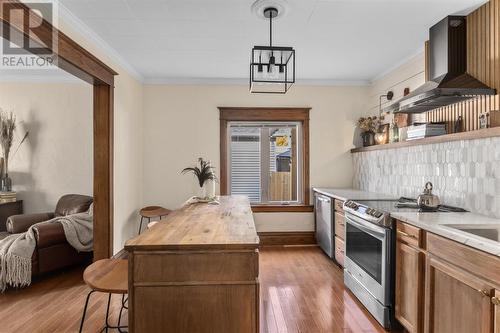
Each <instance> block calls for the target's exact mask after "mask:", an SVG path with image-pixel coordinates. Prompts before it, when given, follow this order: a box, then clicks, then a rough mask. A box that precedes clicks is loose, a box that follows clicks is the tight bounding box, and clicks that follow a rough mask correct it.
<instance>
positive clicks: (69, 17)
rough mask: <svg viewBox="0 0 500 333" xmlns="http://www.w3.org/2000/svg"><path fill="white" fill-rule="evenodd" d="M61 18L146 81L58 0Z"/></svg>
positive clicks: (139, 78) (140, 80) (138, 77)
mask: <svg viewBox="0 0 500 333" xmlns="http://www.w3.org/2000/svg"><path fill="white" fill-rule="evenodd" d="M56 2H57V6H58V11H59V18H60V19H61V18H62V19H63V20H64V21H65V22H66V23H67V24H68V25H69V26H71V27H72V28H74V29H75V31H76V32H77V33H79V34H80V35H81V36H82V37H83V38H85V39H87V40H89V41H90V42H91V43H93V44H94V45H95V46H97V48H99V49H101V50H102V51H104V53H105V54H106V55H107V56H108V57H109V58H110V59H111V61H113V62H114V63H116V64H117V65H118V66H120V67H121V68H123V69H124V70H125V71H127V72H128V73H129V74H130V75H131V76H132V77H133V78H135V79H136V80H137V81H139V82H140V83H143V82H144V77H143V76H142V75H141V74H140V73H139V72H138V71H137V70H136V69H135V68H134V67H133V66H132V65H131V64H130V63H128V62H127V61H126V60H125V59H124V58H123V57H122V56H121V55H120V54H119V53H118V52H117V51H116V50H115V49H114V48H113V47H111V45H109V44H108V43H107V42H106V41H105V40H104V39H102V38H101V37H100V36H99V35H98V34H97V33H96V32H95V31H94V30H92V29H91V28H90V27H89V26H88V25H87V24H85V23H84V22H83V21H82V20H80V19H79V18H78V17H77V16H76V15H75V14H73V13H72V12H71V11H70V10H69V9H68V8H66V7H65V6H64V5H63V4H62V3H61V1H59V0H56Z"/></svg>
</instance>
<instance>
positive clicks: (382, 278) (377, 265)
mask: <svg viewBox="0 0 500 333" xmlns="http://www.w3.org/2000/svg"><path fill="white" fill-rule="evenodd" d="M344 210H345V221H346V229H345V266H344V273H345V274H344V282H345V284H346V286H347V287H348V288H349V289H350V290H351V291H352V292H353V293H354V295H355V296H356V297H357V298H358V299H359V300H360V301H361V303H363V305H364V306H365V307H366V308H367V309H368V311H370V313H371V314H372V315H373V316H374V317H375V318H376V319H377V321H379V322H380V323H381V324H382V325H383V326H384V327H386V328H392V326H393V324H394V313H393V309H394V306H393V305H394V304H393V303H394V268H395V267H394V259H395V258H394V257H395V243H394V242H395V239H394V230H393V228H392V220H391V218H390V216H388V215H386V214H383V213H381V212H379V211H375V210H373V209H371V208H369V207H364V206H361V205H358V204H356V203H354V202H352V201H348V202H346V204H345V206H344Z"/></svg>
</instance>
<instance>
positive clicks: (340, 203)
mask: <svg viewBox="0 0 500 333" xmlns="http://www.w3.org/2000/svg"><path fill="white" fill-rule="evenodd" d="M335 211H337V212H341V213H343V212H344V202H343V201H342V200H337V199H335Z"/></svg>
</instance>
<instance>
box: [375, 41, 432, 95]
mask: <svg viewBox="0 0 500 333" xmlns="http://www.w3.org/2000/svg"><path fill="white" fill-rule="evenodd" d="M424 52H425V50H424V47H423V46H422V47H419V48H418V49H417V50H415V52H413V53H411V54H410V55H409V56H407V57H405V58H403V59H402V60H400V61H398V62H396V63H395V64H394V65H393V66H391V67H389V68H388V69H386V70H384V71H383V72H381V73H380V74H378V75H376V76H375V77H374V78H373V79H371V80H369V82H370V85H372V84H373V83H375V81H378V80H380V79H381V78H383V77H384V76H386V75H387V74H389V73H391V72H393V71H395V70H396V69H398V68H399V67H401V66H403V65H404V64H406V63H407V62H409V61H410V60H412V59H413V58H416V57H418V56H420V55H422V54H423V53H424Z"/></svg>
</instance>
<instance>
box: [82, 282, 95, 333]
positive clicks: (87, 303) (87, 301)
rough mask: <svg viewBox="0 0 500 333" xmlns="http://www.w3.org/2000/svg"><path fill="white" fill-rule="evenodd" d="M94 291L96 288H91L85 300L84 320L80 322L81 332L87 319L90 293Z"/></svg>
mask: <svg viewBox="0 0 500 333" xmlns="http://www.w3.org/2000/svg"><path fill="white" fill-rule="evenodd" d="M94 292H95V290H91V291H90V292H89V293H88V295H87V299H86V300H85V307H84V308H83V315H82V321H81V322H80V330H78V332H80V333H82V329H83V322H84V321H85V314H86V313H87V306H88V305H89V300H90V295H92V294H93V293H94Z"/></svg>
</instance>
